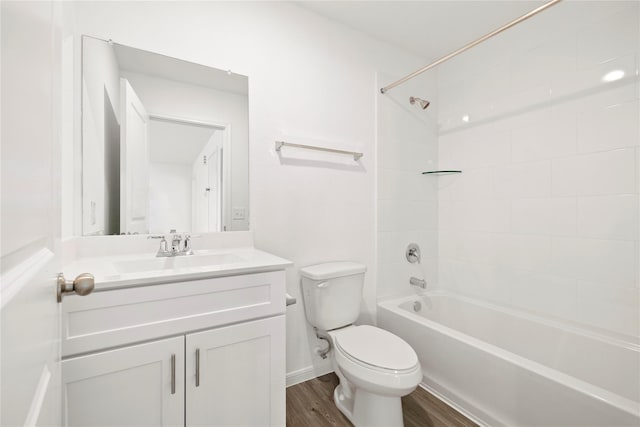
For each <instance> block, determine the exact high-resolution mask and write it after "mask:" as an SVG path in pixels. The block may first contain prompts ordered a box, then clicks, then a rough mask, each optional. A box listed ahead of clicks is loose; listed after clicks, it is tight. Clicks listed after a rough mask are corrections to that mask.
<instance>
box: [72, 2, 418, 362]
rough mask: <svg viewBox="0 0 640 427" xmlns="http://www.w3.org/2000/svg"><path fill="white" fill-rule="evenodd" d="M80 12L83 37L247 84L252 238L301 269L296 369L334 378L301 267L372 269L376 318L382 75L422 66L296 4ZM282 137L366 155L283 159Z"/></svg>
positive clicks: (94, 7)
mask: <svg viewBox="0 0 640 427" xmlns="http://www.w3.org/2000/svg"><path fill="white" fill-rule="evenodd" d="M76 14H77V16H78V27H79V31H80V32H83V33H86V34H92V35H95V36H97V37H101V38H104V39H109V38H111V39H113V40H114V41H116V42H118V43H122V44H125V45H130V46H133V47H136V48H140V49H146V50H151V51H155V52H158V53H162V54H165V55H169V56H174V57H177V58H181V59H185V60H188V61H193V62H196V63H201V64H204V65H209V66H212V67H216V68H220V69H231V70H233V71H235V72H237V73H240V74H245V75H248V76H249V117H250V121H249V134H250V153H249V155H250V170H251V173H250V199H251V215H250V217H251V229H252V230H253V231H254V233H255V242H256V245H257V247H258V248H261V249H264V250H267V251H271V252H273V253H275V254H278V255H280V256H283V257H285V258H289V259H291V260H292V261H294V263H295V266H294V267H293V268H291V269H289V270H288V273H287V291H288V292H289V293H290V294H292V295H293V296H296V297H297V298H298V301H299V303H298V304H297V305H294V306H291V307H289V308H288V309H287V371H288V372H289V373H299V374H304V373H307V372H309V371H308V369H310V368H311V366H312V365H315V366H316V367H318V368H319V369H327V368H329V369H330V366H329V364H328V361H322V360H321V359H320V358H318V357H317V356H315V355H313V347H314V346H316V345H317V342H316V339H315V337H314V336H313V332H312V330H311V328H310V327H309V326H308V324H307V323H306V321H305V316H304V310H303V306H302V297H301V294H300V277H299V274H298V269H299V268H300V267H302V266H306V265H309V264H314V263H319V262H326V261H333V260H340V259H347V260H353V261H359V262H362V263H364V264H366V265H367V266H368V268H369V272H368V273H367V276H366V282H365V290H364V301H365V304H363V306H362V318H363V319H364V320H367V321H372V320H373V318H374V316H375V281H374V278H375V243H376V240H375V233H376V223H375V211H376V196H375V185H376V180H375V174H374V171H375V167H376V152H375V140H376V122H375V117H376V106H375V105H376V102H377V100H378V99H379V97H380V94H379V91H378V89H379V88H378V87H377V85H378V83H377V82H376V72H377V71H384V72H387V73H389V74H390V75H401V74H403V73H404V72H406V71H407V70H410V69H415V68H417V67H418V66H419V65H421V63H422V62H423V61H418V60H417V59H416V58H413V57H410V56H405V55H402V54H400V53H398V51H397V49H394V48H391V47H390V46H388V45H385V44H382V43H378V42H375V41H372V40H371V39H369V38H367V37H365V36H363V35H361V34H359V33H357V32H354V31H350V30H347V29H345V28H344V27H342V26H340V25H338V24H335V23H332V22H331V21H328V20H326V19H324V18H321V17H319V16H317V15H314V14H312V13H310V12H308V11H305V10H303V9H301V8H299V7H297V6H295V5H292V4H286V3H260V2H258V3H250V2H207V3H204V2H202V3H195V2H194V3H191V2H180V3H179V4H178V3H171V2H126V3H124V2H118V3H98V2H91V3H82V2H80V3H77V4H76ZM213 23H215V24H213ZM149 108H150V109H151V107H149ZM284 130H288V131H290V132H291V133H292V134H295V135H299V136H301V137H313V138H318V139H325V140H328V141H336V144H338V142H339V144H340V146H341V147H342V148H347V149H353V150H356V151H361V152H363V153H364V157H363V158H362V159H361V166H360V167H355V168H354V167H343V166H341V165H339V164H338V165H336V164H334V163H331V162H315V163H314V162H307V163H305V162H286V161H281V160H280V158H279V157H278V155H276V153H275V151H274V141H275V139H276V138H277V136H278V135H279V134H280V133H281V132H282V131H284ZM194 245H197V242H194Z"/></svg>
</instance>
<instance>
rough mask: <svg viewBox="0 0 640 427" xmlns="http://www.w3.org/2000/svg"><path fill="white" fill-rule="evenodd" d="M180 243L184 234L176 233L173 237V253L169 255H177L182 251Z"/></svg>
mask: <svg viewBox="0 0 640 427" xmlns="http://www.w3.org/2000/svg"><path fill="white" fill-rule="evenodd" d="M180 243H182V236H181V235H179V234H174V235H173V238H172V239H171V255H169V256H176V255H178V254H179V253H180Z"/></svg>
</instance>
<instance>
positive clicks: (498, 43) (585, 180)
mask: <svg viewBox="0 0 640 427" xmlns="http://www.w3.org/2000/svg"><path fill="white" fill-rule="evenodd" d="M639 6H640V4H639V3H637V2H565V3H561V4H559V5H557V6H554V7H553V8H551V9H549V10H548V11H545V12H544V13H543V14H541V15H539V16H537V17H536V18H535V19H532V20H530V21H527V22H526V23H523V24H521V25H519V26H518V27H516V28H514V29H511V30H509V31H508V32H506V33H504V34H503V35H501V36H500V37H497V38H495V39H493V40H492V41H490V42H487V43H486V44H484V45H482V46H479V47H477V48H474V49H473V50H472V51H470V52H468V53H465V54H463V55H461V56H459V57H458V58H456V59H455V60H452V61H451V62H449V63H447V64H445V65H443V66H441V67H440V68H439V70H438V99H439V125H440V136H439V166H440V168H456V169H458V168H459V169H462V170H463V173H462V175H460V176H451V177H447V178H440V183H441V189H440V192H439V232H440V235H439V254H440V264H439V266H440V268H439V276H440V279H439V282H440V283H439V284H440V286H441V287H444V288H446V289H451V290H454V291H458V292H462V293H464V294H468V295H473V296H476V297H479V298H482V299H485V300H489V301H495V302H499V303H502V304H506V305H509V306H514V307H518V308H521V309H524V310H528V311H531V312H535V313H539V314H542V315H545V316H550V317H555V318H560V319H564V320H568V321H572V322H576V323H579V324H581V325H583V326H588V327H593V328H596V329H599V330H602V331H606V332H607V333H612V334H616V333H617V334H623V335H626V336H635V337H637V336H638V335H640V322H638V319H639V316H640V310H639V304H640V295H639V266H638V263H639V257H640V255H639V246H638V226H639V222H640V217H639V211H638V190H639V183H638V177H639V173H640V164H639V160H638V159H639V154H638V152H639V150H640V149H639V148H638V144H639V141H640V136H639V135H640V131H639V103H638V102H639V101H638V100H639V98H640V92H639V89H638V87H639V86H638V71H637V70H638V64H639V61H640V55H639V53H640V52H639V43H640V41H639V40H640V36H639V28H638V23H639V19H638V17H639V10H638V8H639ZM612 70H623V71H624V72H625V73H626V74H625V77H624V79H623V80H620V81H617V82H612V83H603V81H602V77H603V76H604V75H606V74H607V73H608V72H610V71H612ZM465 115H468V116H469V119H470V120H469V123H464V122H463V121H462V117H463V116H465Z"/></svg>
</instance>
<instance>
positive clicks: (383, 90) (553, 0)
mask: <svg viewBox="0 0 640 427" xmlns="http://www.w3.org/2000/svg"><path fill="white" fill-rule="evenodd" d="M561 1H562V0H551V1H550V2H548V3H545V4H543V5H542V6H540V7H538V8H536V9H533V10H532V11H531V12H529V13H526V14H524V15H522V16H521V17H519V18H517V19H515V20H513V21H511V22H509V23H508V24H506V25H503V26H502V27H500V28H498V29H497V30H494V31H492V32H490V33H488V34H485V35H484V36H482V37H480V38H479V39H477V40H474V41H472V42H471V43H468V44H466V45H464V46H462V47H461V48H460V49H458V50H456V51H453V52H451V53H450V54H448V55H445V56H443V57H442V58H440V59H438V60H437V61H435V62H432V63H431V64H429V65H427V66H426V67H422V68H420V69H419V70H417V71H414V72H413V73H411V74H409V75H408V76H406V77H403V78H401V79H400V80H398V81H395V82H393V83H391V84H390V85H388V86H385V87H383V88H381V89H380V93H387V91H389V90H391V89H393V88H394V87H396V86H398V85H401V84H402V83H404V82H406V81H407V80H411V79H412V78H414V77H415V76H417V75H419V74H422V73H424V72H425V71H427V70H430V69H432V68H433V67H435V66H436V65H440V64H442V63H443V62H445V61H448V60H449V59H451V58H453V57H454V56H457V55H459V54H461V53H462V52H464V51H466V50H469V49H471V48H472V47H474V46H475V45H478V44H480V43H482V42H483V41H485V40H488V39H490V38H491V37H493V36H495V35H497V34H500V33H501V32H503V31H505V30H508V29H509V28H511V27H513V26H514V25H517V24H519V23H521V22H522V21H526V20H527V19H529V18H531V17H532V16H534V15H537V14H538V13H540V12H542V11H543V10H545V9H547V8H549V7H551V6H553V5H555V4H556V3H559V2H561Z"/></svg>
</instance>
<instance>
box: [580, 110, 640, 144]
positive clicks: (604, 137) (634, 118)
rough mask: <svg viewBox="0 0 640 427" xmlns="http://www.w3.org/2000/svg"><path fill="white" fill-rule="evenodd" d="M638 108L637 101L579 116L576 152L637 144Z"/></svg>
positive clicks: (639, 116)
mask: <svg viewBox="0 0 640 427" xmlns="http://www.w3.org/2000/svg"><path fill="white" fill-rule="evenodd" d="M638 105H639V104H638V102H637V101H636V102H631V103H627V104H620V105H613V106H610V107H606V108H598V109H594V110H591V111H588V112H585V113H584V114H582V115H580V116H578V151H579V152H581V153H586V152H593V151H604V150H612V149H616V148H624V147H632V146H637V145H638V144H640V141H639V139H640V138H639V135H640V127H639V126H640V125H639V122H640V120H639V118H640V111H639V109H638Z"/></svg>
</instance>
